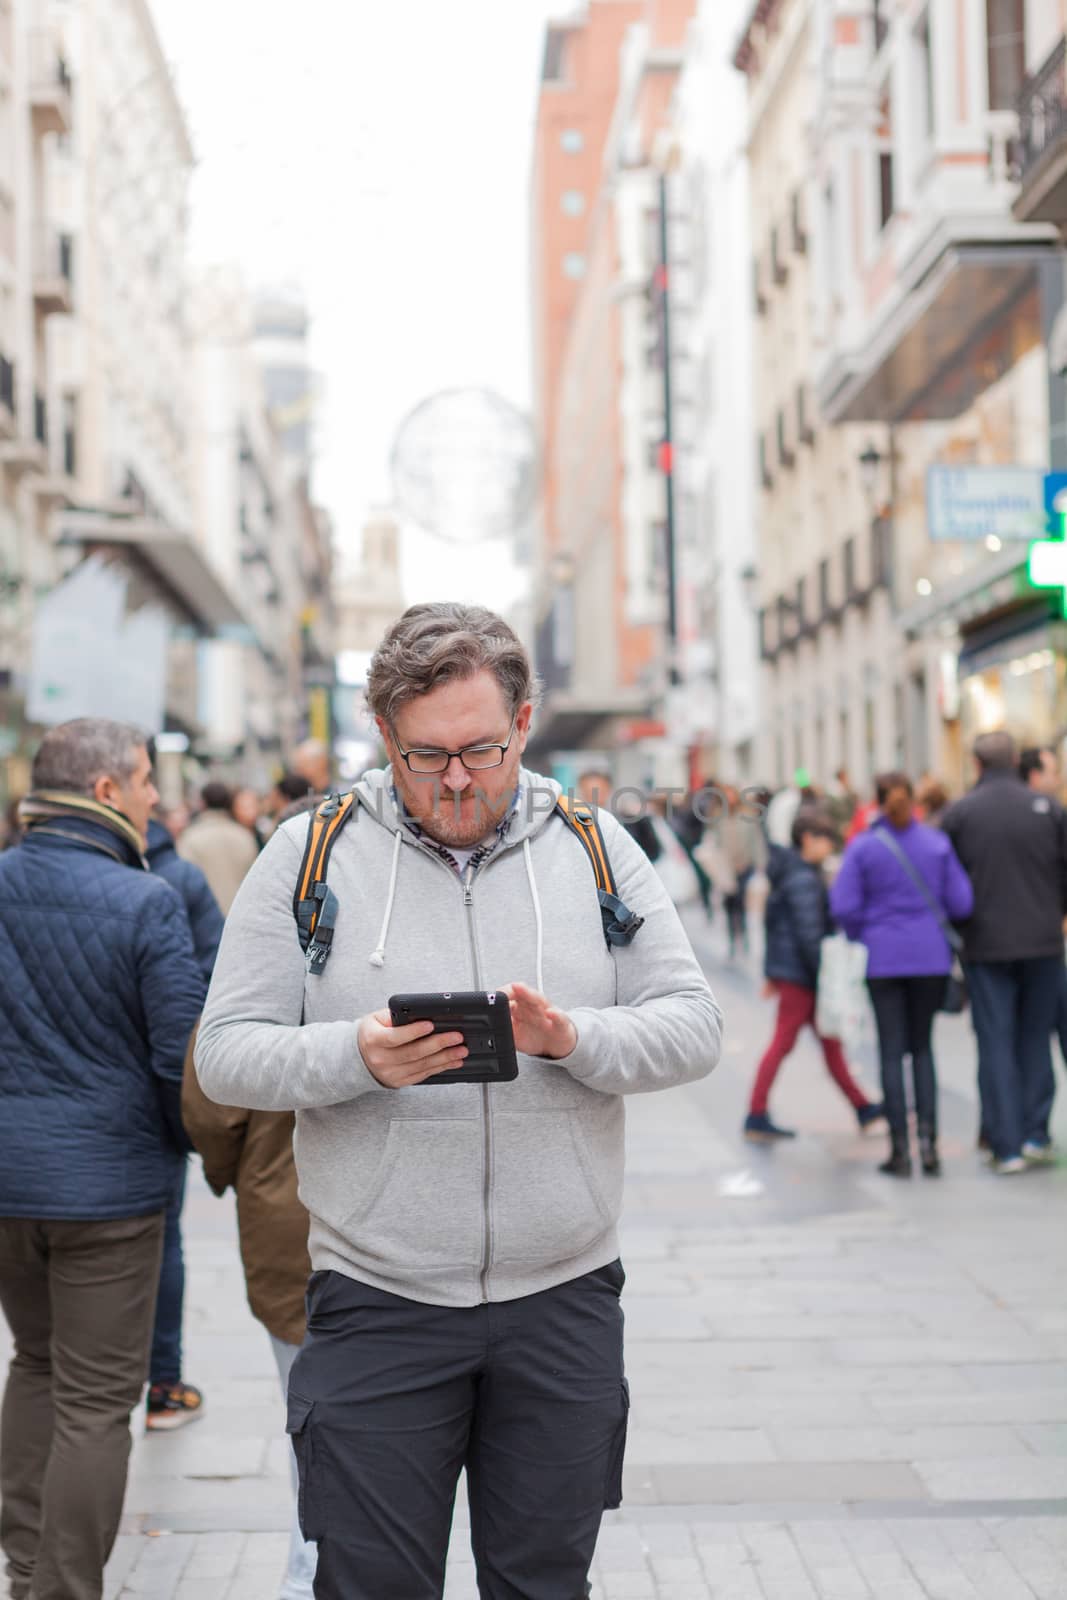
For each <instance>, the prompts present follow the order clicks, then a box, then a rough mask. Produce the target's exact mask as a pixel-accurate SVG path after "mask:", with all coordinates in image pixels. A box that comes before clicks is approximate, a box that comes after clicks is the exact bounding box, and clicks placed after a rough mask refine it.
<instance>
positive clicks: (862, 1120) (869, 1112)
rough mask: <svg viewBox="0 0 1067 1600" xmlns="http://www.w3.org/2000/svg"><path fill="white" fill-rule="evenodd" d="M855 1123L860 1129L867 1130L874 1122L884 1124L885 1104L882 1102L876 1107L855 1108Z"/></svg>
mask: <svg viewBox="0 0 1067 1600" xmlns="http://www.w3.org/2000/svg"><path fill="white" fill-rule="evenodd" d="M856 1121H857V1122H858V1123H859V1125H860V1128H861V1129H864V1128H869V1127H871V1126H872V1125H873V1124H874V1123H875V1122H884V1121H885V1104H884V1102H881V1101H880V1102H879V1104H878V1105H876V1106H875V1105H867V1106H857V1107H856Z"/></svg>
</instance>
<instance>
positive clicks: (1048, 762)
mask: <svg viewBox="0 0 1067 1600" xmlns="http://www.w3.org/2000/svg"><path fill="white" fill-rule="evenodd" d="M1019 776H1020V778H1021V779H1022V780H1023V782H1024V783H1025V784H1026V787H1027V788H1028V789H1029V790H1031V791H1032V793H1034V794H1044V795H1048V797H1049V798H1050V799H1051V800H1058V799H1059V798H1060V791H1061V788H1062V784H1063V779H1062V777H1061V775H1060V758H1059V756H1058V755H1057V754H1056V752H1055V750H1053V748H1052V746H1051V745H1047V744H1046V745H1030V746H1028V747H1027V749H1025V750H1023V751H1022V752H1021V754H1020V756H1019Z"/></svg>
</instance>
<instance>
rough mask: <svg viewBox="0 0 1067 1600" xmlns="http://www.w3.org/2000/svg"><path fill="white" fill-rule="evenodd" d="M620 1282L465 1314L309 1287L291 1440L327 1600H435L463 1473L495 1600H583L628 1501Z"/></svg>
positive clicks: (577, 1284)
mask: <svg viewBox="0 0 1067 1600" xmlns="http://www.w3.org/2000/svg"><path fill="white" fill-rule="evenodd" d="M624 1281H625V1276H624V1273H623V1270H622V1266H621V1264H620V1263H619V1262H614V1263H613V1264H612V1265H610V1266H606V1267H602V1268H600V1269H599V1270H598V1271H596V1272H590V1273H587V1274H586V1275H585V1276H584V1277H581V1278H576V1279H574V1280H573V1281H572V1282H570V1283H565V1284H561V1285H560V1286H559V1287H558V1288H555V1289H549V1290H546V1291H545V1292H544V1293H542V1294H535V1295H529V1296H526V1297H524V1298H523V1299H520V1300H510V1301H504V1302H501V1303H497V1304H493V1305H479V1306H472V1307H469V1308H468V1307H445V1306H429V1305H422V1304H420V1303H418V1302H417V1301H414V1300H405V1299H401V1298H400V1297H399V1296H397V1295H392V1294H386V1293H384V1292H383V1291H382V1290H380V1289H372V1288H370V1287H369V1286H368V1285H366V1284H363V1283H358V1282H356V1281H354V1280H353V1279H351V1278H346V1277H343V1276H342V1275H340V1274H339V1273H336V1272H317V1273H315V1274H313V1276H312V1278H311V1282H310V1284H309V1287H308V1334H307V1339H306V1341H305V1343H304V1345H303V1348H302V1349H301V1351H300V1354H299V1355H298V1356H297V1359H296V1364H295V1366H294V1368H293V1373H292V1377H291V1379H290V1384H289V1431H290V1433H291V1434H292V1437H293V1445H294V1448H295V1450H296V1454H297V1460H298V1463H299V1467H300V1517H301V1526H302V1529H303V1533H304V1537H305V1538H306V1539H315V1540H317V1541H318V1547H319V1562H318V1575H317V1578H316V1581H315V1596H316V1600H440V1597H441V1594H442V1592H443V1589H444V1578H445V1557H446V1554H447V1551H448V1539H449V1532H450V1529H451V1525H452V1512H453V1506H454V1502H455V1495H456V1486H457V1482H458V1479H459V1474H460V1471H461V1469H462V1468H464V1467H465V1468H466V1470H467V1488H468V1497H469V1500H470V1516H471V1544H472V1546H473V1549H474V1557H475V1561H476V1563H477V1568H478V1591H479V1594H480V1595H481V1597H482V1600H583V1597H584V1596H586V1595H587V1594H588V1592H589V1590H588V1587H587V1582H588V1572H589V1566H590V1563H591V1562H592V1559H593V1551H594V1547H595V1545H596V1538H597V1533H598V1531H599V1528H600V1519H601V1513H602V1512H603V1510H604V1508H605V1507H606V1506H617V1505H618V1504H619V1502H620V1499H621V1497H622V1459H623V1452H624V1449H625V1443H626V1416H627V1409H628V1396H627V1391H626V1384H625V1380H624V1378H623V1359H622V1310H621V1307H620V1305H619V1295H620V1293H621V1290H622V1286H623V1283H624Z"/></svg>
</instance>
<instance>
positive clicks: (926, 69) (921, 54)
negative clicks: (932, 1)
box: [915, 6, 934, 145]
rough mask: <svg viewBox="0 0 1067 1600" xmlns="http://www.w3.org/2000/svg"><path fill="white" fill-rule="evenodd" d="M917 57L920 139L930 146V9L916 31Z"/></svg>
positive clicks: (932, 81)
mask: <svg viewBox="0 0 1067 1600" xmlns="http://www.w3.org/2000/svg"><path fill="white" fill-rule="evenodd" d="M915 55H916V61H917V65H918V76H919V85H918V88H919V94H918V100H919V127H918V132H919V137H920V138H921V140H922V141H923V144H924V145H926V144H929V143H930V140H931V139H932V138H933V136H934V60H933V53H932V51H931V48H930V8H929V6H928V7H927V8H926V10H925V11H924V12H923V14H922V16H921V17H920V18H919V23H918V26H917V27H916V29H915Z"/></svg>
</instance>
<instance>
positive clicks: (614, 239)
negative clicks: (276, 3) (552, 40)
mask: <svg viewBox="0 0 1067 1600" xmlns="http://www.w3.org/2000/svg"><path fill="white" fill-rule="evenodd" d="M595 9H596V8H595V7H590V11H589V16H590V18H591V17H592V15H593V12H594V10H595ZM607 9H614V10H616V11H617V12H618V13H620V14H621V12H622V10H623V8H622V7H617V8H607ZM637 10H638V12H639V16H638V18H637V19H634V18H633V17H629V18H627V22H628V26H626V27H625V29H624V30H623V31H622V33H621V38H620V50H619V54H618V56H617V58H616V67H617V81H616V86H615V93H614V100H613V104H612V108H611V115H610V118H609V119H608V122H607V124H606V125H605V131H604V142H603V148H602V154H601V160H600V164H599V177H598V180H597V182H596V184H595V187H594V190H593V192H592V193H591V194H590V195H589V196H588V200H587V207H588V221H587V224H586V233H585V251H584V254H583V256H582V260H581V264H580V272H579V276H578V286H577V291H576V293H575V294H574V297H573V303H572V305H571V308H570V312H569V316H568V319H567V322H566V326H565V332H564V337H563V344H562V351H561V353H560V356H559V361H558V375H557V379H556V387H555V392H554V394H552V395H550V396H549V397H548V398H547V400H542V401H541V403H540V412H541V415H542V417H543V418H544V419H545V422H544V425H545V426H546V427H547V428H548V430H549V431H548V434H547V436H546V441H545V454H546V469H545V499H546V510H545V517H544V526H545V539H544V542H543V546H542V551H541V582H540V586H539V605H538V629H537V643H538V649H537V657H538V664H539V667H540V668H541V671H542V675H543V677H544V678H545V680H546V685H547V689H548V695H547V698H546V705H545V707H544V710H543V712H542V715H541V718H540V721H539V725H538V729H537V731H536V734H535V739H534V750H535V756H536V759H538V760H540V761H542V762H544V763H546V764H553V763H554V764H555V766H556V769H557V770H558V771H560V772H561V773H562V774H563V775H564V776H568V775H571V776H573V774H574V771H575V769H576V767H577V766H579V765H581V764H582V763H583V762H585V761H587V760H588V759H590V758H591V756H592V755H593V754H595V755H597V756H598V757H600V758H604V757H606V756H611V757H612V759H613V761H614V763H615V765H616V768H617V770H618V771H619V774H620V776H623V777H625V778H627V779H628V780H629V779H646V778H648V779H655V781H657V782H681V781H684V779H685V762H684V754H682V755H679V754H678V752H677V751H676V749H675V748H674V747H673V746H671V745H670V744H669V741H668V740H667V738H666V735H667V724H666V721H665V715H666V713H667V709H668V708H667V689H668V686H669V682H670V666H671V663H670V662H669V661H668V659H667V657H668V653H669V652H668V648H667V624H668V594H667V566H668V540H667V531H668V529H667V520H668V519H667V485H666V473H665V470H664V469H665V466H667V465H669V463H668V462H667V460H666V458H665V454H664V450H663V446H664V443H665V389H664V379H663V365H664V356H663V352H662V351H661V350H659V349H658V346H657V338H658V335H657V323H658V308H657V304H656V298H655V285H656V267H657V263H658V252H659V246H660V233H659V226H658V218H659V214H660V196H661V186H660V167H659V166H657V151H658V149H659V145H658V141H659V140H660V138H661V135H662V134H663V131H664V129H665V128H666V126H667V122H668V119H669V112H670V106H671V99H672V95H673V93H674V90H675V87H676V85H677V81H678V75H679V72H680V70H681V66H682V62H683V57H684V44H685V36H686V29H687V27H688V25H689V22H690V21H691V18H692V14H693V4H692V0H673V3H672V0H659V3H655V4H653V3H648V4H645V5H644V6H641V7H639V8H637ZM601 48H603V46H602V47H601ZM579 59H580V58H579ZM608 61H609V58H608V57H607V56H605V57H604V58H603V60H602V61H601V74H602V75H603V74H604V73H606V72H607V68H608ZM554 70H555V72H556V74H557V76H558V78H559V79H560V81H561V82H564V83H565V82H568V81H570V79H571V77H572V76H577V73H578V70H579V68H578V66H574V67H573V68H572V66H571V59H570V57H569V56H568V54H567V51H566V49H565V48H563V49H562V50H561V53H560V54H559V55H558V57H557V58H556V60H555V66H554ZM601 81H603V79H602V80H601ZM534 322H535V347H536V346H537V345H538V343H539V342H540V341H539V336H538V332H537V330H538V327H539V323H538V319H537V317H536V316H535V319H534ZM550 376H551V365H550V364H547V365H546V364H544V363H543V367H542V380H541V381H542V383H543V382H546V381H547V380H548V378H549V377H550ZM668 767H669V770H668Z"/></svg>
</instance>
